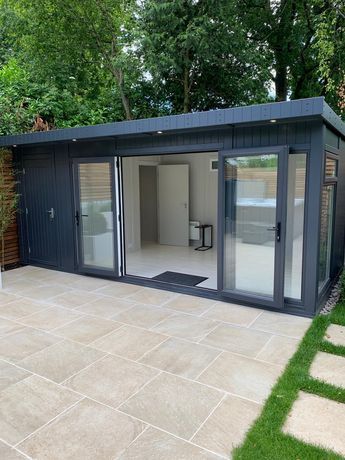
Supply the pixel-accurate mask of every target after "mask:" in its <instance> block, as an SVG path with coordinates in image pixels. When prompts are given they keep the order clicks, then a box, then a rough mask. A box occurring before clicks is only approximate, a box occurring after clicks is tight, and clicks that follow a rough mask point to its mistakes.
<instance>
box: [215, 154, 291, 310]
mask: <svg viewBox="0 0 345 460" xmlns="http://www.w3.org/2000/svg"><path fill="white" fill-rule="evenodd" d="M288 153H289V147H288V146H287V145H279V146H274V147H258V148H240V149H224V150H219V152H218V223H217V226H218V238H217V247H218V251H217V264H218V266H217V273H218V277H217V278H218V283H217V289H218V292H219V293H220V294H221V296H222V297H224V298H225V299H227V300H230V299H233V300H235V301H238V302H242V303H251V304H256V305H262V306H265V307H271V308H274V309H283V307H284V264H285V234H286V206H287V197H286V192H287V165H288ZM263 154H277V155H278V167H277V203H276V223H277V222H280V225H281V231H280V241H279V243H278V242H277V241H275V263H274V292H273V298H271V297H266V296H262V295H260V294H254V293H253V294H250V293H245V292H243V293H242V292H241V291H235V290H230V289H225V288H224V264H225V254H224V236H225V181H224V175H225V168H224V160H225V158H234V157H240V156H255V155H258V156H259V155H263ZM250 262H251V261H248V263H250Z"/></svg>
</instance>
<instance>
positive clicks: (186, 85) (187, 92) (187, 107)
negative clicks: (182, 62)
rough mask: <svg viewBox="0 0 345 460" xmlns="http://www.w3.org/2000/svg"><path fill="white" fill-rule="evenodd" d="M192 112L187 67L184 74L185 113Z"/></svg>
mask: <svg viewBox="0 0 345 460" xmlns="http://www.w3.org/2000/svg"><path fill="white" fill-rule="evenodd" d="M188 112H190V85H189V69H188V68H187V67H185V69H184V74H183V113H188Z"/></svg>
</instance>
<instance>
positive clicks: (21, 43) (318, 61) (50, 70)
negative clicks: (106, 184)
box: [0, 0, 345, 134]
mask: <svg viewBox="0 0 345 460" xmlns="http://www.w3.org/2000/svg"><path fill="white" fill-rule="evenodd" d="M342 2H343V0H332V2H329V1H326V0H304V1H303V2H302V1H301V2H299V1H298V2H297V1H296V0H281V1H277V2H267V1H266V0H141V1H137V0H116V1H114V0H74V1H73V2H66V1H65V0H45V1H44V2H42V1H41V0H31V1H30V2H27V1H26V0H0V134H9V133H15V132H27V131H29V130H31V129H32V127H33V125H34V120H35V118H36V116H38V115H39V116H40V117H42V118H43V120H44V121H45V122H46V123H48V124H49V125H50V127H51V128H62V127H70V126H81V125H87V124H96V123H105V122H111V121H118V120H123V119H132V118H144V117H152V116H159V115H165V114H174V113H181V112H187V111H196V110H212V109H217V108H222V107H229V106H237V105H243V104H251V103H259V102H266V101H269V100H272V99H273V98H274V92H273V91H272V90H273V87H275V90H276V98H277V99H279V100H283V99H285V98H286V97H288V96H290V97H291V98H300V97H309V96H317V95H320V94H324V95H326V97H327V100H328V102H329V103H330V104H331V105H332V107H333V108H334V109H336V110H338V112H339V111H341V110H345V40H344V14H343V10H342V9H341V5H342Z"/></svg>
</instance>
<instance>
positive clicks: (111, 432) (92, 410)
mask: <svg viewBox="0 0 345 460" xmlns="http://www.w3.org/2000/svg"><path fill="white" fill-rule="evenodd" d="M143 429H144V425H143V424H142V423H141V422H139V421H137V420H134V419H132V418H130V417H127V416H126V415H124V414H121V413H119V412H116V411H114V410H112V409H109V408H108V407H105V406H103V405H101V404H98V403H96V402H94V401H90V400H87V399H85V400H83V401H81V402H79V403H78V404H77V405H76V406H75V407H73V408H72V409H71V410H69V411H67V412H66V413H64V414H63V415H62V416H61V417H59V418H57V419H56V420H55V421H54V422H53V423H51V424H49V425H47V426H46V427H44V428H43V429H42V430H40V431H39V432H37V433H36V434H35V435H33V436H32V437H30V438H29V439H27V440H26V441H24V442H23V443H22V444H20V446H19V448H20V449H21V450H22V451H23V452H25V453H26V454H27V455H30V456H31V457H33V458H35V459H37V460H43V459H45V460H47V459H49V460H61V459H64V460H103V459H115V458H117V456H118V455H119V454H121V452H122V451H123V450H124V449H126V448H127V447H128V446H129V444H130V443H131V442H132V441H134V440H135V438H136V437H137V436H138V435H139V434H140V433H141V432H142V431H143Z"/></svg>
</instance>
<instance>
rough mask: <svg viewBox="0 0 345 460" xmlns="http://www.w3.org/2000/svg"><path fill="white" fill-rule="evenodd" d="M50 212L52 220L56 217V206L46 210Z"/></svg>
mask: <svg viewBox="0 0 345 460" xmlns="http://www.w3.org/2000/svg"><path fill="white" fill-rule="evenodd" d="M46 212H47V213H48V214H49V217H50V219H51V220H53V219H54V217H55V211H54V208H50V209H49V210H48V211H46Z"/></svg>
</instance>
